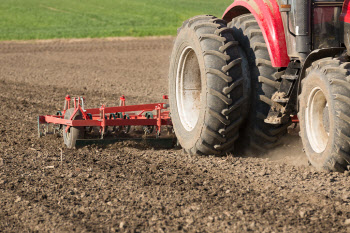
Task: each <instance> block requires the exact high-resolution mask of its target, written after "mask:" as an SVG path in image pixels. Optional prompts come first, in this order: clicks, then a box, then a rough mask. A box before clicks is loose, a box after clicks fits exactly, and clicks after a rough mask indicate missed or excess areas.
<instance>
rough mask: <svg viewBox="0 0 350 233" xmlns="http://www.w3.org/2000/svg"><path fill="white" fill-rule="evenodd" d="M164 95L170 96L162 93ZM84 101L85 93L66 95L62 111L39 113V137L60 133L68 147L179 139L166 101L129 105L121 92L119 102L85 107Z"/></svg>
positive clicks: (171, 142) (168, 142) (168, 143)
mask: <svg viewBox="0 0 350 233" xmlns="http://www.w3.org/2000/svg"><path fill="white" fill-rule="evenodd" d="M163 99H168V97H167V96H163ZM84 101H85V98H83V97H79V98H72V99H71V98H70V96H66V98H65V104H64V109H63V110H62V111H58V112H57V113H56V115H45V116H39V117H38V134H39V137H41V136H44V135H47V134H61V135H62V136H63V139H64V143H65V144H66V145H67V147H68V148H74V147H76V146H83V145H89V144H110V143H114V142H118V141H125V140H133V141H142V142H145V143H146V144H149V145H156V144H159V145H162V146H166V147H170V146H172V145H174V141H175V140H176V139H175V136H174V133H173V130H172V122H171V119H170V112H169V111H167V108H168V106H169V105H168V104H166V103H154V104H142V105H126V100H125V97H124V96H122V97H120V106H117V107H106V106H104V105H102V106H101V107H100V108H91V109H85V106H84ZM162 131H166V133H165V134H163V133H162ZM140 134H141V135H142V136H141V137H140Z"/></svg>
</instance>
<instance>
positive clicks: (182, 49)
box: [169, 15, 245, 155]
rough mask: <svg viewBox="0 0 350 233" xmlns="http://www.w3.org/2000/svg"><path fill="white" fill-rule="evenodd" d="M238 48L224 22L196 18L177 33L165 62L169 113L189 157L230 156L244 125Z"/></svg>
mask: <svg viewBox="0 0 350 233" xmlns="http://www.w3.org/2000/svg"><path fill="white" fill-rule="evenodd" d="M241 63H242V57H241V54H240V52H239V47H238V42H237V41H235V40H234V38H233V35H232V29H229V28H228V27H227V25H226V22H225V21H224V20H222V19H218V18H216V17H214V16H209V15H202V16H196V17H194V18H191V19H189V20H187V21H185V22H184V23H183V25H182V27H181V28H179V30H178V35H177V38H176V40H175V43H174V48H173V51H172V55H171V60H170V70H169V96H170V98H169V99H170V110H171V117H172V122H173V125H174V130H175V133H176V136H177V138H178V142H179V143H180V145H181V146H182V148H183V149H184V151H185V152H186V153H189V154H206V155H208V154H225V153H227V152H230V151H232V150H233V145H234V142H235V140H236V139H237V138H238V131H239V126H240V124H241V122H242V121H243V118H244V116H243V114H242V112H244V109H243V106H244V105H243V104H244V103H245V99H244V93H243V92H244V78H243V76H242V72H241Z"/></svg>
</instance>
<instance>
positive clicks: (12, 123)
mask: <svg viewBox="0 0 350 233" xmlns="http://www.w3.org/2000/svg"><path fill="white" fill-rule="evenodd" d="M171 47H172V39H171V38H161V39H153V40H130V41H128V40H125V41H122V40H121V41H106V40H92V41H75V42H74V41H73V42H70V43H64V42H63V41H52V42H51V43H40V42H38V43H2V44H0V64H1V66H0V74H1V75H0V101H1V104H0V111H1V114H0V120H1V124H0V132H1V135H2V137H1V138H0V231H13V232H21V231H55V232H61V231H69V232H70V231H73V230H75V231H94V232H95V231H99V232H106V231H107V232H108V231H113V232H114V231H128V232H134V231H135V232H139V231H147V232H148V231H159V232H162V231H164V232H172V231H191V232H193V231H200V232H215V231H220V232H221V231H228V232H246V231H256V232H282V231H283V232H320V231H323V232H331V231H333V232H346V231H348V230H350V225H349V224H350V220H347V219H350V208H349V201H350V187H348V185H347V184H348V183H349V181H350V178H349V176H348V175H349V173H346V174H338V173H331V174H327V173H324V172H317V171H315V170H313V169H312V168H311V167H309V166H308V165H307V160H306V159H305V156H304V154H303V153H302V151H301V149H302V148H301V145H300V140H299V138H298V137H297V136H290V138H289V139H287V140H286V141H285V144H286V145H285V146H284V147H281V148H278V149H276V150H275V151H273V152H271V154H270V155H269V158H254V157H250V158H242V157H233V156H224V157H213V156H208V157H205V156H192V157H190V156H187V155H184V154H182V153H181V151H180V150H175V149H171V150H159V149H158V150H156V149H152V148H146V147H145V148H142V147H140V146H135V144H132V143H119V144H115V145H112V146H108V147H106V148H100V147H96V146H90V147H84V148H81V149H78V150H68V149H65V147H64V146H63V144H62V138H57V137H55V136H47V137H44V138H41V139H38V138H37V128H36V120H37V116H38V115H42V114H51V113H55V111H56V110H58V109H61V108H62V105H63V99H64V97H65V95H66V94H70V95H71V96H78V95H83V96H85V97H86V98H87V102H88V105H89V106H90V107H98V106H100V105H101V104H103V103H105V104H107V106H112V105H116V104H118V97H119V96H120V95H121V94H124V95H126V97H127V101H128V103H129V104H138V103H147V102H154V101H161V95H162V94H165V93H167V72H168V62H169V55H170V51H171ZM60 148H62V158H63V160H62V161H61V151H60Z"/></svg>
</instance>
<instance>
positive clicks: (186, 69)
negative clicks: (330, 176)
mask: <svg viewBox="0 0 350 233" xmlns="http://www.w3.org/2000/svg"><path fill="white" fill-rule="evenodd" d="M349 1H350V0H346V1H342V0H340V1H339V0H327V1H325V0H236V1H234V3H233V4H232V5H231V6H229V7H228V8H227V10H226V11H225V13H224V15H223V18H222V19H219V18H216V17H214V16H209V15H204V16H197V17H193V18H191V19H189V20H187V21H185V22H184V23H183V25H182V27H181V28H179V30H178V35H177V38H176V40H175V43H174V48H173V52H172V56H171V62H170V71H169V95H170V108H171V117H172V121H173V125H174V130H175V133H176V136H177V138H178V141H179V143H180V144H181V146H182V147H183V149H184V151H185V152H187V153H189V154H204V155H207V154H225V153H228V152H232V151H233V149H234V147H235V149H245V148H251V149H254V150H256V151H257V152H264V151H266V150H268V149H271V148H273V147H275V146H276V145H278V144H279V142H280V140H281V138H282V136H283V135H284V134H286V132H287V128H288V126H289V125H290V124H291V122H292V119H293V117H296V116H298V118H299V121H300V136H301V138H302V142H303V146H304V150H305V153H306V155H307V157H308V159H309V161H310V163H311V164H312V165H313V166H315V167H316V168H317V169H322V170H329V171H344V170H346V169H347V168H348V167H347V166H348V165H349V164H350V76H349V74H350V62H349V61H350V60H349V56H350V49H349V46H350V35H349V33H350V3H349ZM348 12H349V13H348Z"/></svg>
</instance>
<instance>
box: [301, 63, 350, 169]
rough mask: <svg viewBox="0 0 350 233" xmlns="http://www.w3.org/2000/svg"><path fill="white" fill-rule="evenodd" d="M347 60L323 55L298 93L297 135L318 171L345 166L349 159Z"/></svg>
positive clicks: (343, 167) (349, 111)
mask: <svg viewBox="0 0 350 233" xmlns="http://www.w3.org/2000/svg"><path fill="white" fill-rule="evenodd" d="M349 74H350V63H341V62H340V61H339V60H338V59H333V58H324V59H321V60H318V61H316V62H314V63H313V64H312V66H311V67H309V68H308V70H307V76H306V77H305V79H303V80H302V83H301V84H302V91H301V94H300V96H299V104H300V110H299V114H298V117H299V120H300V136H301V138H302V142H303V146H304V150H305V153H306V155H307V157H308V159H309V161H310V163H311V164H312V165H313V166H314V167H315V168H317V169H318V170H327V171H339V172H343V171H344V170H345V169H347V166H348V165H349V162H350V144H349V143H350V76H349Z"/></svg>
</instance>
